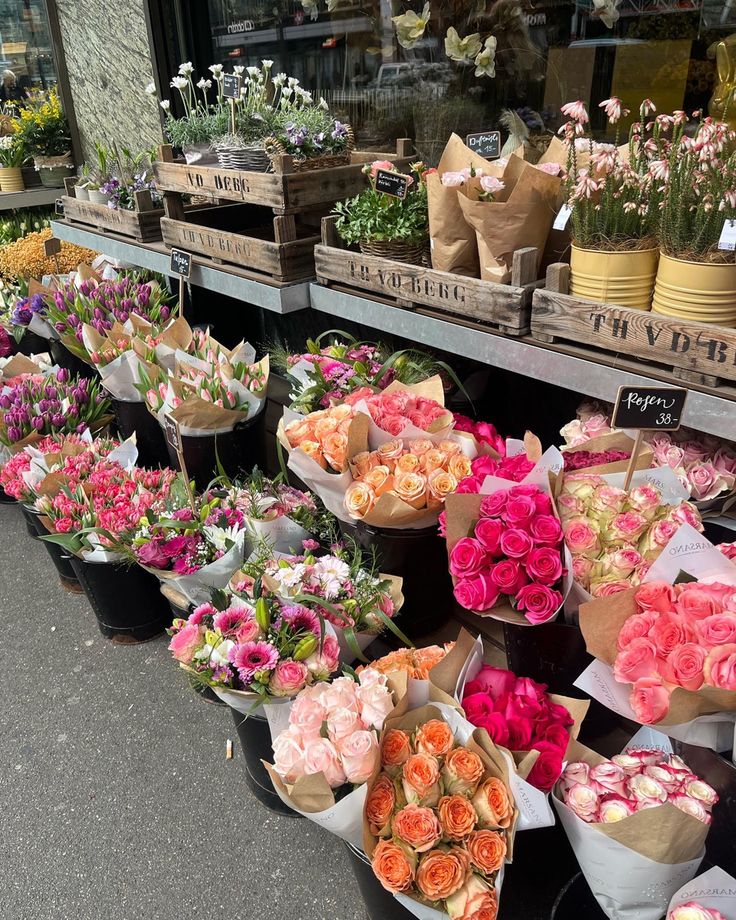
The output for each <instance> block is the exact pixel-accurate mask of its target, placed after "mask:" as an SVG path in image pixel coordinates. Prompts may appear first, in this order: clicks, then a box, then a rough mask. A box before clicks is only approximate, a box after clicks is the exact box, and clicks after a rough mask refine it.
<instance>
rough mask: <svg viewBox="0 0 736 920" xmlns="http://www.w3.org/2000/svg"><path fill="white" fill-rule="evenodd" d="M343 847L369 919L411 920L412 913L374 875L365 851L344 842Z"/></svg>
mask: <svg viewBox="0 0 736 920" xmlns="http://www.w3.org/2000/svg"><path fill="white" fill-rule="evenodd" d="M345 849H346V850H347V852H348V858H349V859H350V865H351V867H352V870H353V875H354V876H355V881H356V882H357V883H358V888H360V893H361V895H362V896H363V901H364V903H365V909H366V911H367V912H368V917H369V918H370V920H411V918H412V917H413V916H414V914H412V913H411V912H410V911H408V910H407V909H406V908H405V907H402V905H401V904H399V902H398V901H397V900H396V898H395V897H394V896H393V895H392V894H391V892H390V891H386V889H385V888H384V887H383V885H382V884H381V883H380V882H379V881H378V879H377V878H376V876H375V875H374V873H373V869H372V867H371V864H370V860H369V859H368V857H367V856H366V855H365V853H362V852H361V851H360V850H359V849H357V847H354V846H353V845H352V844H351V843H346V844H345Z"/></svg>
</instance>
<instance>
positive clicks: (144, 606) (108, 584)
mask: <svg viewBox="0 0 736 920" xmlns="http://www.w3.org/2000/svg"><path fill="white" fill-rule="evenodd" d="M71 563H72V568H73V569H74V572H75V573H76V576H77V578H78V579H79V583H80V584H81V585H82V587H83V588H84V593H85V594H86V595H87V600H88V601H89V602H90V604H91V606H92V609H93V610H94V612H95V615H96V617H97V623H98V626H99V627H100V632H101V633H102V635H103V636H105V638H106V639H112V640H113V641H117V642H121V643H130V642H144V641H145V640H146V639H152V638H153V637H154V636H157V635H159V633H162V632H163V631H164V629H166V627H167V626H170V625H171V620H172V616H171V608H170V607H169V604H168V601H167V600H166V598H165V597H164V596H163V594H161V591H160V590H159V583H158V579H157V578H156V577H155V576H154V575H151V574H150V573H149V572H145V571H144V570H143V569H142V568H141V567H140V566H137V565H133V566H127V565H124V564H123V563H120V562H85V560H83V559H79V558H78V557H77V556H73V557H72V559H71Z"/></svg>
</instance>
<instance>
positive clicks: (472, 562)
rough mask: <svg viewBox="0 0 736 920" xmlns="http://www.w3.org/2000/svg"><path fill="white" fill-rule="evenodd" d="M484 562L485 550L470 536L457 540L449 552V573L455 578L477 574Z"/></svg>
mask: <svg viewBox="0 0 736 920" xmlns="http://www.w3.org/2000/svg"><path fill="white" fill-rule="evenodd" d="M485 564H486V551H485V549H484V548H483V546H482V545H481V544H480V543H479V542H478V540H474V539H473V538H472V537H463V539H462V540H458V541H457V543H456V544H455V546H453V548H452V551H451V552H450V574H451V575H453V576H454V577H455V578H469V577H470V576H471V575H477V574H478V572H480V570H481V569H482V568H483V566H484V565H485Z"/></svg>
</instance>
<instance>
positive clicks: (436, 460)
mask: <svg viewBox="0 0 736 920" xmlns="http://www.w3.org/2000/svg"><path fill="white" fill-rule="evenodd" d="M422 459H423V468H424V472H425V473H431V472H432V470H439V469H441V468H442V467H443V466H444V465H445V463H446V462H447V456H446V455H445V453H444V451H441V450H440V449H439V448H438V447H433V448H431V450H428V451H427V453H426V454H425V455H424V457H423V458H422Z"/></svg>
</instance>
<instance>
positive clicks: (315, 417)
mask: <svg viewBox="0 0 736 920" xmlns="http://www.w3.org/2000/svg"><path fill="white" fill-rule="evenodd" d="M329 414H330V413H329V410H328V409H315V410H314V412H310V413H309V415H307V416H306V420H307V421H308V422H309V423H310V424H311V425H315V424H316V423H317V422H318V421H319V420H320V419H323V418H327V416H328V415H329Z"/></svg>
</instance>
